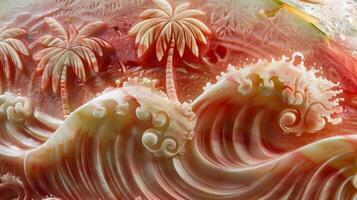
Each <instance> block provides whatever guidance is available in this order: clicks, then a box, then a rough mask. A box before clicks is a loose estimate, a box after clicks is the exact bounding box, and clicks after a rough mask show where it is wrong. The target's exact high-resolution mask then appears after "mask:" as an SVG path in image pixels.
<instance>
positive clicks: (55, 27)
mask: <svg viewBox="0 0 357 200" xmlns="http://www.w3.org/2000/svg"><path fill="white" fill-rule="evenodd" d="M45 21H46V23H47V24H48V26H49V27H50V29H51V30H52V31H53V32H55V33H56V34H57V35H58V36H59V37H60V38H62V39H63V40H65V41H68V34H67V32H66V30H65V29H64V27H63V26H62V25H61V24H60V23H59V22H58V21H57V20H55V19H53V18H51V17H47V18H46V19H45Z"/></svg>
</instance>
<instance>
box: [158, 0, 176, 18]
mask: <svg viewBox="0 0 357 200" xmlns="http://www.w3.org/2000/svg"><path fill="white" fill-rule="evenodd" d="M153 1H154V3H155V4H156V5H157V6H158V7H159V8H160V9H161V10H162V11H164V12H165V13H166V14H168V15H169V16H172V13H173V11H172V7H171V5H170V4H169V2H167V1H166V0H153Z"/></svg>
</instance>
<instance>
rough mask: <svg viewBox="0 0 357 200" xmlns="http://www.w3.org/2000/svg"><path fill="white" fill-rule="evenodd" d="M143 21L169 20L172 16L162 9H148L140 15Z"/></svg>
mask: <svg viewBox="0 0 357 200" xmlns="http://www.w3.org/2000/svg"><path fill="white" fill-rule="evenodd" d="M139 17H140V18H142V19H152V18H169V17H170V16H169V15H168V14H167V13H166V12H164V11H162V10H160V9H155V8H153V9H147V10H145V11H144V12H142V13H141V14H140V15H139Z"/></svg>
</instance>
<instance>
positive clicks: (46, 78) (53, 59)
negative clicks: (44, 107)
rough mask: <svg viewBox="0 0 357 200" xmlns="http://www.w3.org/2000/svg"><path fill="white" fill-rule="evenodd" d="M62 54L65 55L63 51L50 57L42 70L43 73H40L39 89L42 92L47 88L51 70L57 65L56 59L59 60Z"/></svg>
mask: <svg viewBox="0 0 357 200" xmlns="http://www.w3.org/2000/svg"><path fill="white" fill-rule="evenodd" d="M63 53H65V50H63V51H61V52H59V53H57V54H55V55H53V56H52V57H50V59H49V61H48V62H47V65H46V67H45V68H44V71H43V73H42V78H41V89H43V90H44V89H46V88H47V86H48V84H49V80H50V78H51V77H52V74H53V68H54V66H55V64H56V63H58V58H60V57H61V56H62V55H63Z"/></svg>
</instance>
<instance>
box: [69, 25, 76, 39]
mask: <svg viewBox="0 0 357 200" xmlns="http://www.w3.org/2000/svg"><path fill="white" fill-rule="evenodd" d="M77 35H78V31H77V29H76V28H75V27H74V26H73V25H72V24H70V25H69V28H68V37H69V43H71V42H72V41H73V40H74V39H75V38H76V37H77Z"/></svg>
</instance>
